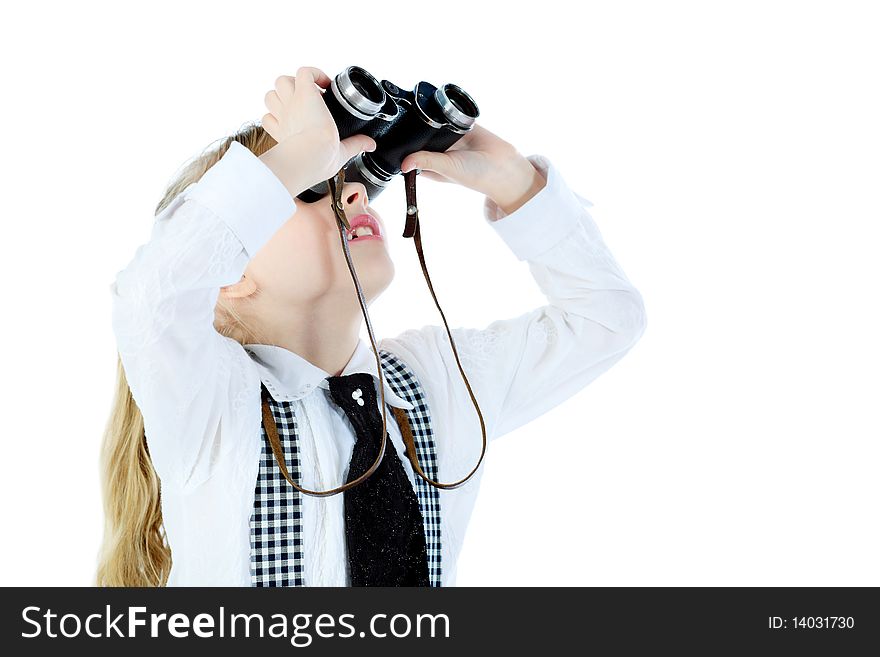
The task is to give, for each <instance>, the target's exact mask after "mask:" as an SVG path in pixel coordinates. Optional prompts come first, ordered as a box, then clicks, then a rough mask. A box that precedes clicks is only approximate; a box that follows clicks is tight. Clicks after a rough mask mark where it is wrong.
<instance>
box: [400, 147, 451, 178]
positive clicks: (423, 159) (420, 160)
mask: <svg viewBox="0 0 880 657" xmlns="http://www.w3.org/2000/svg"><path fill="white" fill-rule="evenodd" d="M446 157H447V156H446V155H444V154H443V153H435V152H434V151H417V152H415V153H410V154H409V155H407V156H406V157H405V158H403V162H401V163H400V170H401V171H402V172H403V173H406V172H408V171H411V170H412V169H422V170H423V171H425V170H427V171H436V172H437V173H443V172H444V170H445V169H446V166H445V165H446Z"/></svg>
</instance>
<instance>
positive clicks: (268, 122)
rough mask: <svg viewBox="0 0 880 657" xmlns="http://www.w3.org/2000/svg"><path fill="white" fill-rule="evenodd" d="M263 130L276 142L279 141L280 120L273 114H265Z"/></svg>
mask: <svg viewBox="0 0 880 657" xmlns="http://www.w3.org/2000/svg"><path fill="white" fill-rule="evenodd" d="M262 125H263V130H265V131H266V132H268V133H269V136H270V137H272V139H274V140H275V141H276V142H277V141H279V139H278V137H279V136H280V135H279V129H280V126H279V125H278V119H276V118H275V117H274V116H273V115H272V114H263V120H262Z"/></svg>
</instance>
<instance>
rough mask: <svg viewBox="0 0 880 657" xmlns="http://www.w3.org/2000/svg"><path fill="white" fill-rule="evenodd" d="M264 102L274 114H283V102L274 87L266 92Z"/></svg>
mask: <svg viewBox="0 0 880 657" xmlns="http://www.w3.org/2000/svg"><path fill="white" fill-rule="evenodd" d="M263 102H264V103H265V104H266V109H268V110H269V111H270V112H272V113H273V114H277V115H279V116H280V115H281V110H282V108H283V105H282V103H281V99H280V98H279V97H278V92H277V91H275V90H274V89H272V90H271V91H267V92H266V96H265V98H263Z"/></svg>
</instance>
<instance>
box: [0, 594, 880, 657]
mask: <svg viewBox="0 0 880 657" xmlns="http://www.w3.org/2000/svg"><path fill="white" fill-rule="evenodd" d="M0 590H2V598H3V601H2V608H0V614H2V616H0V618H2V620H0V623H2V628H3V636H2V645H3V648H4V652H5V654H13V655H20V654H27V653H26V651H28V650H37V651H38V652H37V653H35V654H40V655H43V654H66V652H67V651H68V650H80V649H82V650H84V651H88V652H87V653H84V654H89V655H105V654H106V655H114V656H118V655H124V656H126V657H128V656H129V655H137V654H152V655H156V654H157V653H155V650H157V649H159V650H161V651H162V652H161V653H158V654H159V655H161V656H163V657H164V655H174V654H184V653H185V652H186V653H187V654H189V653H190V652H191V651H192V650H193V648H194V647H197V646H201V647H206V648H216V647H218V645H217V644H218V642H232V644H234V645H236V646H239V647H245V646H248V647H253V648H271V649H272V650H274V651H277V650H281V651H285V653H284V654H286V651H291V654H298V653H305V654H311V655H322V654H334V655H338V654H340V650H360V649H366V650H370V651H373V650H377V649H380V650H382V651H383V654H385V655H396V654H409V655H412V654H418V655H420V656H421V655H447V656H448V655H452V654H466V655H470V654H472V653H473V651H474V650H490V651H492V653H493V655H495V654H500V652H499V651H514V652H515V653H516V654H529V653H536V652H538V651H541V653H542V657H543V654H546V655H548V657H549V656H550V655H555V654H588V653H591V652H592V651H594V650H595V651H599V653H598V654H608V653H609V652H610V653H613V654H635V652H634V651H636V650H649V651H650V653H651V654H653V653H654V652H661V651H662V652H664V653H665V652H667V651H669V652H671V654H677V655H681V654H700V655H714V654H719V653H725V654H728V653H729V651H735V650H749V651H759V652H757V653H756V654H779V655H788V654H799V655H805V654H817V655H829V654H839V655H850V654H868V653H864V652H861V651H863V650H873V651H877V650H878V647H880V600H878V595H877V588H876V587H864V588H832V587H828V588H808V587H804V588H797V587H794V588H760V587H741V588H720V587H719V588H710V587H703V588H699V587H678V588H660V587H629V588H468V587H454V588H432V589H418V588H401V589H394V588H371V589H366V588H363V589H360V588H296V589H294V588H286V589H248V588H173V589H97V588H6V589H0ZM10 648H11V649H12V650H13V651H12V652H9V649H10ZM148 651H150V652H148ZM413 651H418V652H417V653H414V652H413ZM448 651H457V652H456V653H451V652H448ZM465 651H466V652H465ZM546 651H550V652H546ZM771 651H772V652H771ZM795 651H797V652H795ZM273 654H275V655H278V654H280V653H278V652H274V653H273ZM371 654H372V653H371ZM639 654H642V653H639ZM873 654H877V652H874V653H873Z"/></svg>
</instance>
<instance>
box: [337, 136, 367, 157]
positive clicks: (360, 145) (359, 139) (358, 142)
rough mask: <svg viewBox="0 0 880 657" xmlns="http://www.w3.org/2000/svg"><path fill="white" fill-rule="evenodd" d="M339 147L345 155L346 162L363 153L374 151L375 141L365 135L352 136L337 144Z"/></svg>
mask: <svg viewBox="0 0 880 657" xmlns="http://www.w3.org/2000/svg"><path fill="white" fill-rule="evenodd" d="M339 145H340V146H341V147H342V151H343V152H344V153H345V161H346V162H348V161H349V160H350V159H351V158H353V157H355V156H357V155H360V154H361V153H362V152H364V151H367V152H369V151H374V150H376V140H375V139H373V138H372V137H368V136H367V135H352V136H351V137H347V138H345V139H343V140H342V141H341V142H339Z"/></svg>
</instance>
